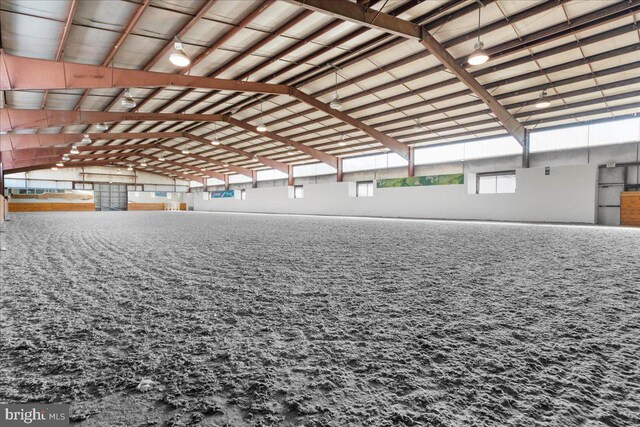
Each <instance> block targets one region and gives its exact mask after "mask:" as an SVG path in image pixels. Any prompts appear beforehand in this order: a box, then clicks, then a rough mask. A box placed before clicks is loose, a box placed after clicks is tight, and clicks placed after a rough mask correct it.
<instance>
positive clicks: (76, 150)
mask: <svg viewBox="0 0 640 427" xmlns="http://www.w3.org/2000/svg"><path fill="white" fill-rule="evenodd" d="M69 153H70V154H80V150H78V147H77V146H75V145H72V146H71V151H69Z"/></svg>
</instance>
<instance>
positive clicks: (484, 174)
mask: <svg viewBox="0 0 640 427" xmlns="http://www.w3.org/2000/svg"><path fill="white" fill-rule="evenodd" d="M506 175H509V176H510V175H513V177H514V178H516V171H515V170H503V171H497V172H482V173H477V174H476V194H512V193H511V192H508V193H507V192H498V185H497V180H498V176H506ZM486 177H494V178H496V191H495V192H494V193H481V192H480V179H481V178H486ZM513 192H514V193H515V190H514V191H513Z"/></svg>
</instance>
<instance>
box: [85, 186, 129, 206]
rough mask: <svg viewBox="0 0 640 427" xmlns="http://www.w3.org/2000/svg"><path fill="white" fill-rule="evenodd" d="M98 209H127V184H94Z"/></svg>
mask: <svg viewBox="0 0 640 427" xmlns="http://www.w3.org/2000/svg"><path fill="white" fill-rule="evenodd" d="M93 192H94V197H95V201H96V210H97V211H126V210H127V185H126V184H99V183H94V184H93Z"/></svg>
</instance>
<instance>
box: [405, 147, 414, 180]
mask: <svg viewBox="0 0 640 427" xmlns="http://www.w3.org/2000/svg"><path fill="white" fill-rule="evenodd" d="M415 153H416V151H415V147H409V159H408V160H409V170H408V172H407V175H408V176H415V174H416V160H415Z"/></svg>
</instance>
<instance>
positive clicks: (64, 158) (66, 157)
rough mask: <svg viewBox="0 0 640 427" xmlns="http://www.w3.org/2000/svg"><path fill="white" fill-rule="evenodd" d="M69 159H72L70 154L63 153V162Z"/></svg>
mask: <svg viewBox="0 0 640 427" xmlns="http://www.w3.org/2000/svg"><path fill="white" fill-rule="evenodd" d="M69 160H70V159H69V155H68V154H63V155H62V161H63V162H68V161H69Z"/></svg>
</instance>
